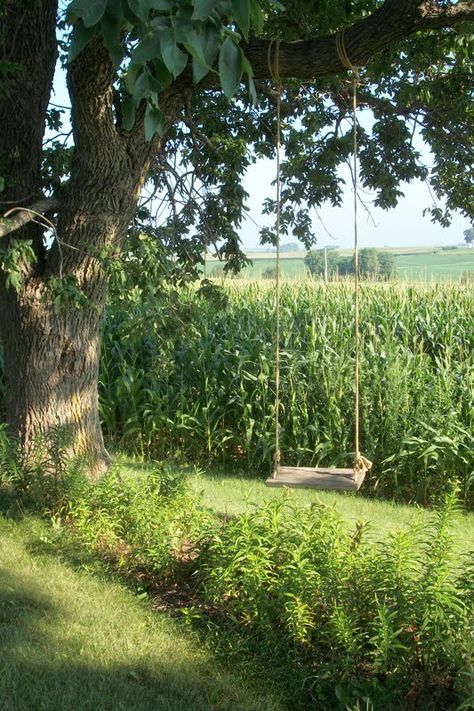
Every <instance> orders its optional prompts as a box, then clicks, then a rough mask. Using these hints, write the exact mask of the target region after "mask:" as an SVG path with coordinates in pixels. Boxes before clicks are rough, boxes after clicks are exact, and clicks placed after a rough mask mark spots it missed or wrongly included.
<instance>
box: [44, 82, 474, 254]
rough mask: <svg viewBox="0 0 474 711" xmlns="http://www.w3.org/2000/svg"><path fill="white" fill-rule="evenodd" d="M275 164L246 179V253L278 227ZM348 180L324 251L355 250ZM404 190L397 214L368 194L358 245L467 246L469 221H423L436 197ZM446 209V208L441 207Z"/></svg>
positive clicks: (422, 187) (325, 224) (58, 97)
mask: <svg viewBox="0 0 474 711" xmlns="http://www.w3.org/2000/svg"><path fill="white" fill-rule="evenodd" d="M51 100H52V102H53V103H57V104H60V105H63V106H66V105H69V97H68V93H67V89H66V85H65V78H64V72H62V71H61V70H58V71H57V72H56V76H55V82H54V94H53V96H52V98H51ZM420 150H421V151H422V153H423V160H424V162H425V163H428V164H429V163H430V162H431V161H430V155H429V151H428V150H427V149H426V148H422V147H421V146H420ZM275 173H276V163H275V161H271V160H258V161H257V162H256V163H255V164H254V165H252V166H250V168H249V169H248V171H247V175H246V177H245V184H244V187H245V189H246V191H247V193H248V194H249V199H248V203H247V204H248V207H249V208H250V211H249V218H248V219H247V220H246V221H245V222H244V223H243V225H242V228H241V229H240V237H241V239H242V245H243V247H244V249H247V250H249V251H251V250H253V249H256V248H257V249H258V248H259V247H260V245H259V237H258V235H259V227H261V226H264V225H266V226H273V225H274V224H275V219H274V217H273V216H270V215H262V206H263V203H264V200H265V198H266V197H275V188H274V186H272V181H274V179H275ZM341 176H342V177H343V178H344V179H345V181H346V188H345V190H344V199H343V205H342V206H341V207H337V208H335V207H332V206H331V205H327V206H323V207H322V208H321V209H320V210H319V211H318V214H317V215H316V214H315V213H313V215H314V219H313V227H314V231H315V234H316V235H317V244H318V245H319V246H321V247H323V246H326V245H333V246H337V247H341V248H342V249H344V248H350V247H352V245H353V226H352V225H353V216H352V210H353V197H352V186H351V182H350V180H351V179H350V174H349V171H348V169H345V171H344V170H342V171H341ZM400 189H401V190H402V191H403V192H404V193H405V197H404V198H401V199H400V202H399V204H398V206H397V207H396V208H394V209H392V210H388V211H385V210H382V209H380V208H376V207H374V206H370V204H369V203H370V199H371V198H370V195H368V194H365V195H364V202H366V203H368V204H369V206H370V216H369V215H367V213H366V212H365V211H364V210H363V209H362V207H360V208H359V210H358V212H359V219H358V225H359V226H358V232H359V246H360V247H361V248H363V247H379V248H383V247H397V246H400V247H415V246H421V245H437V246H439V245H451V246H454V245H457V244H461V243H463V240H464V236H463V232H464V230H466V229H468V228H469V227H470V224H469V221H468V220H467V219H466V218H465V217H463V216H462V215H460V214H459V213H454V215H453V220H452V223H451V225H450V226H449V227H447V228H443V227H441V225H439V224H433V223H432V222H431V220H430V216H429V215H425V216H423V209H424V208H427V207H430V206H432V205H433V197H432V196H431V195H430V191H429V189H428V187H427V185H426V184H425V183H423V182H422V181H420V180H417V181H413V182H412V183H410V184H402V185H401V187H400ZM438 204H439V205H440V206H441V207H442V206H443V204H442V203H438ZM293 241H295V240H294V239H293V238H292V237H291V236H288V237H283V238H282V244H284V243H285V242H293Z"/></svg>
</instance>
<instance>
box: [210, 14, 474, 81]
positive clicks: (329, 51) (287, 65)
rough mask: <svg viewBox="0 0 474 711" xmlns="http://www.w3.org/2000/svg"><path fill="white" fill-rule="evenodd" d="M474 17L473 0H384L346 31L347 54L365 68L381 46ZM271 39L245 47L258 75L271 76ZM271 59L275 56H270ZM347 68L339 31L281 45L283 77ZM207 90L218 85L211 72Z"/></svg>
mask: <svg viewBox="0 0 474 711" xmlns="http://www.w3.org/2000/svg"><path fill="white" fill-rule="evenodd" d="M466 21H474V2H472V1H471V0H469V1H468V0H466V1H465V2H458V3H455V4H454V3H453V4H450V5H441V4H440V3H439V2H435V0H386V2H385V3H384V4H383V5H382V7H380V8H379V9H378V10H376V11H375V12H373V13H372V14H371V15H369V16H368V17H365V18H364V19H363V20H359V21H358V22H356V23H354V24H353V25H351V26H350V27H347V28H346V29H345V31H344V43H345V47H346V50H347V54H348V56H349V58H350V60H351V62H352V64H353V65H354V66H359V67H360V66H364V65H366V64H368V63H369V62H370V60H371V59H372V58H373V57H374V56H375V55H376V54H377V53H378V52H379V51H381V50H382V49H384V48H386V47H388V46H389V45H392V44H394V43H396V42H399V41H400V40H403V39H405V38H407V37H409V36H410V35H412V34H415V33H416V32H419V31H422V30H437V29H443V28H449V27H453V26H454V25H456V24H458V23H459V22H466ZM269 44H270V42H269V40H257V39H254V40H251V41H250V42H249V43H247V44H245V43H242V48H243V50H244V52H245V54H246V56H247V57H248V59H249V61H250V64H251V65H252V68H253V72H254V77H255V79H269V78H270V71H269V66H268V48H269ZM272 57H273V54H272ZM345 69H346V67H345V65H344V63H343V62H342V61H341V59H340V57H339V54H338V51H337V49H336V35H335V34H334V35H331V36H328V37H316V38H313V39H307V40H297V41H293V42H281V44H280V46H279V73H280V76H281V77H282V78H285V77H286V78H288V77H296V78H298V79H303V80H305V79H308V80H309V79H314V78H316V77H318V76H324V75H327V74H337V73H340V72H342V71H344V70H345ZM202 86H203V87H204V88H214V87H216V88H217V86H218V81H217V77H216V76H215V75H212V74H209V75H208V76H207V77H206V78H205V79H204V80H203V83H202Z"/></svg>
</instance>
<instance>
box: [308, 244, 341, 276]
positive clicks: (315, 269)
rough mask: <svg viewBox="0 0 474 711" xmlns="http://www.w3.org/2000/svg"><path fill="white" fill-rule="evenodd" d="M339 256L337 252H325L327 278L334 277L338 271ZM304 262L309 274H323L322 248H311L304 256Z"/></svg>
mask: <svg viewBox="0 0 474 711" xmlns="http://www.w3.org/2000/svg"><path fill="white" fill-rule="evenodd" d="M339 260H340V256H339V254H338V253H337V252H334V251H331V252H326V262H327V270H328V278H329V279H332V278H334V276H335V274H337V273H338V271H339ZM304 263H305V266H306V268H307V270H308V271H309V273H310V274H311V276H320V277H322V276H324V268H325V259H324V249H312V250H310V251H309V252H308V253H307V254H306V257H305V258H304Z"/></svg>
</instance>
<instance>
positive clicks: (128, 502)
mask: <svg viewBox="0 0 474 711" xmlns="http://www.w3.org/2000/svg"><path fill="white" fill-rule="evenodd" d="M62 515H63V517H65V518H66V520H67V521H69V523H70V525H71V527H72V530H73V531H74V534H75V536H76V537H77V538H78V539H79V540H80V541H81V542H82V543H83V544H85V545H86V546H88V547H89V548H93V549H95V550H96V551H97V552H98V553H100V555H101V556H102V557H105V558H106V559H109V560H111V561H112V562H113V563H114V565H116V566H118V568H119V569H121V570H122V571H123V572H125V573H127V574H132V575H134V576H135V577H136V574H137V571H139V572H140V573H141V574H145V577H146V578H147V579H148V580H150V579H153V578H154V579H155V581H157V580H161V582H162V581H163V579H164V578H167V577H170V576H173V575H174V573H175V572H176V570H177V569H178V568H179V567H180V566H182V564H183V562H185V561H192V560H193V559H194V557H195V555H196V553H197V551H198V549H199V547H200V546H201V545H202V542H203V540H204V539H207V537H208V536H209V535H210V533H211V532H212V530H213V526H214V525H216V524H215V521H214V519H213V518H212V516H211V515H210V514H209V513H208V512H207V511H206V509H205V508H204V507H203V506H202V505H201V504H200V501H199V499H198V497H197V496H195V495H194V494H192V493H191V492H190V491H189V490H188V489H187V487H186V485H185V480H184V478H183V476H182V475H181V474H176V473H173V472H169V471H166V470H163V469H158V468H157V469H155V470H152V471H150V469H147V471H146V472H143V473H141V474H139V475H138V476H133V477H132V476H130V475H129V476H127V477H125V478H123V477H122V476H121V475H120V473H119V471H118V470H114V469H112V470H111V471H110V472H109V473H108V474H107V475H106V476H104V477H103V478H102V479H101V480H100V481H99V482H98V483H97V484H90V483H89V482H87V481H86V480H85V479H83V480H82V481H81V482H80V483H79V484H78V485H76V488H75V490H74V491H70V495H69V497H68V501H67V502H66V504H65V506H64V507H63V510H62Z"/></svg>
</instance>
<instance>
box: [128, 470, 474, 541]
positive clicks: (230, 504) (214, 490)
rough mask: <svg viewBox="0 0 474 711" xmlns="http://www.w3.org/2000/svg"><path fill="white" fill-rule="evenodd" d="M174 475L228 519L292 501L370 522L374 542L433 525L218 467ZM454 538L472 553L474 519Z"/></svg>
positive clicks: (376, 505) (391, 508)
mask: <svg viewBox="0 0 474 711" xmlns="http://www.w3.org/2000/svg"><path fill="white" fill-rule="evenodd" d="M120 469H121V472H123V474H124V475H126V476H137V475H139V472H140V470H143V471H146V470H147V469H148V466H147V465H146V464H139V463H138V462H132V460H127V459H123V460H122V463H121V467H120ZM171 469H172V470H173V471H175V472H176V473H182V474H183V475H184V476H186V477H187V479H188V482H189V485H190V486H191V487H192V488H193V489H194V491H196V492H197V493H198V494H200V496H201V497H202V501H203V503H204V504H205V505H206V506H208V507H209V508H210V509H211V510H212V511H213V512H214V513H215V514H217V515H218V516H220V517H223V518H226V517H231V516H237V515H239V514H241V513H243V512H245V511H249V510H254V509H255V508H257V507H258V506H260V505H262V504H264V503H265V502H266V501H269V500H271V499H280V498H282V497H285V496H288V497H290V499H291V500H292V501H293V502H295V503H297V504H298V505H301V506H308V505H310V504H311V503H314V502H321V503H323V504H325V505H326V506H329V507H331V508H334V509H335V510H336V511H337V512H338V513H339V515H340V516H341V518H342V519H343V520H344V521H345V522H346V523H347V525H348V527H351V528H352V527H353V526H354V525H355V524H356V523H357V522H359V521H366V522H369V524H370V525H369V528H370V530H371V532H372V536H373V538H375V539H381V538H383V537H384V536H386V535H387V534H389V533H390V532H392V531H395V530H398V529H400V528H404V527H406V526H409V525H411V524H413V523H415V522H420V523H421V524H423V523H425V524H427V523H429V522H430V520H432V517H433V512H432V511H430V510H429V509H426V508H422V507H420V506H416V505H412V506H410V505H401V504H396V503H394V502H390V501H380V500H375V499H369V498H365V497H364V495H363V493H357V494H354V493H349V492H331V491H315V490H311V489H287V488H284V489H279V488H278V489H275V488H270V487H267V486H265V482H264V481H263V480H262V479H261V478H250V477H248V476H243V475H240V474H239V473H238V472H237V471H236V472H234V473H228V471H226V470H224V469H219V468H218V467H215V468H211V469H209V470H207V471H206V470H203V469H199V468H191V469H188V470H186V469H185V468H181V469H180V468H179V467H177V466H176V465H171ZM453 532H454V535H455V537H456V541H457V545H458V548H459V550H460V551H467V550H470V549H473V548H474V514H472V513H462V512H460V513H459V514H458V516H457V518H456V521H455V526H454V530H453Z"/></svg>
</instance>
